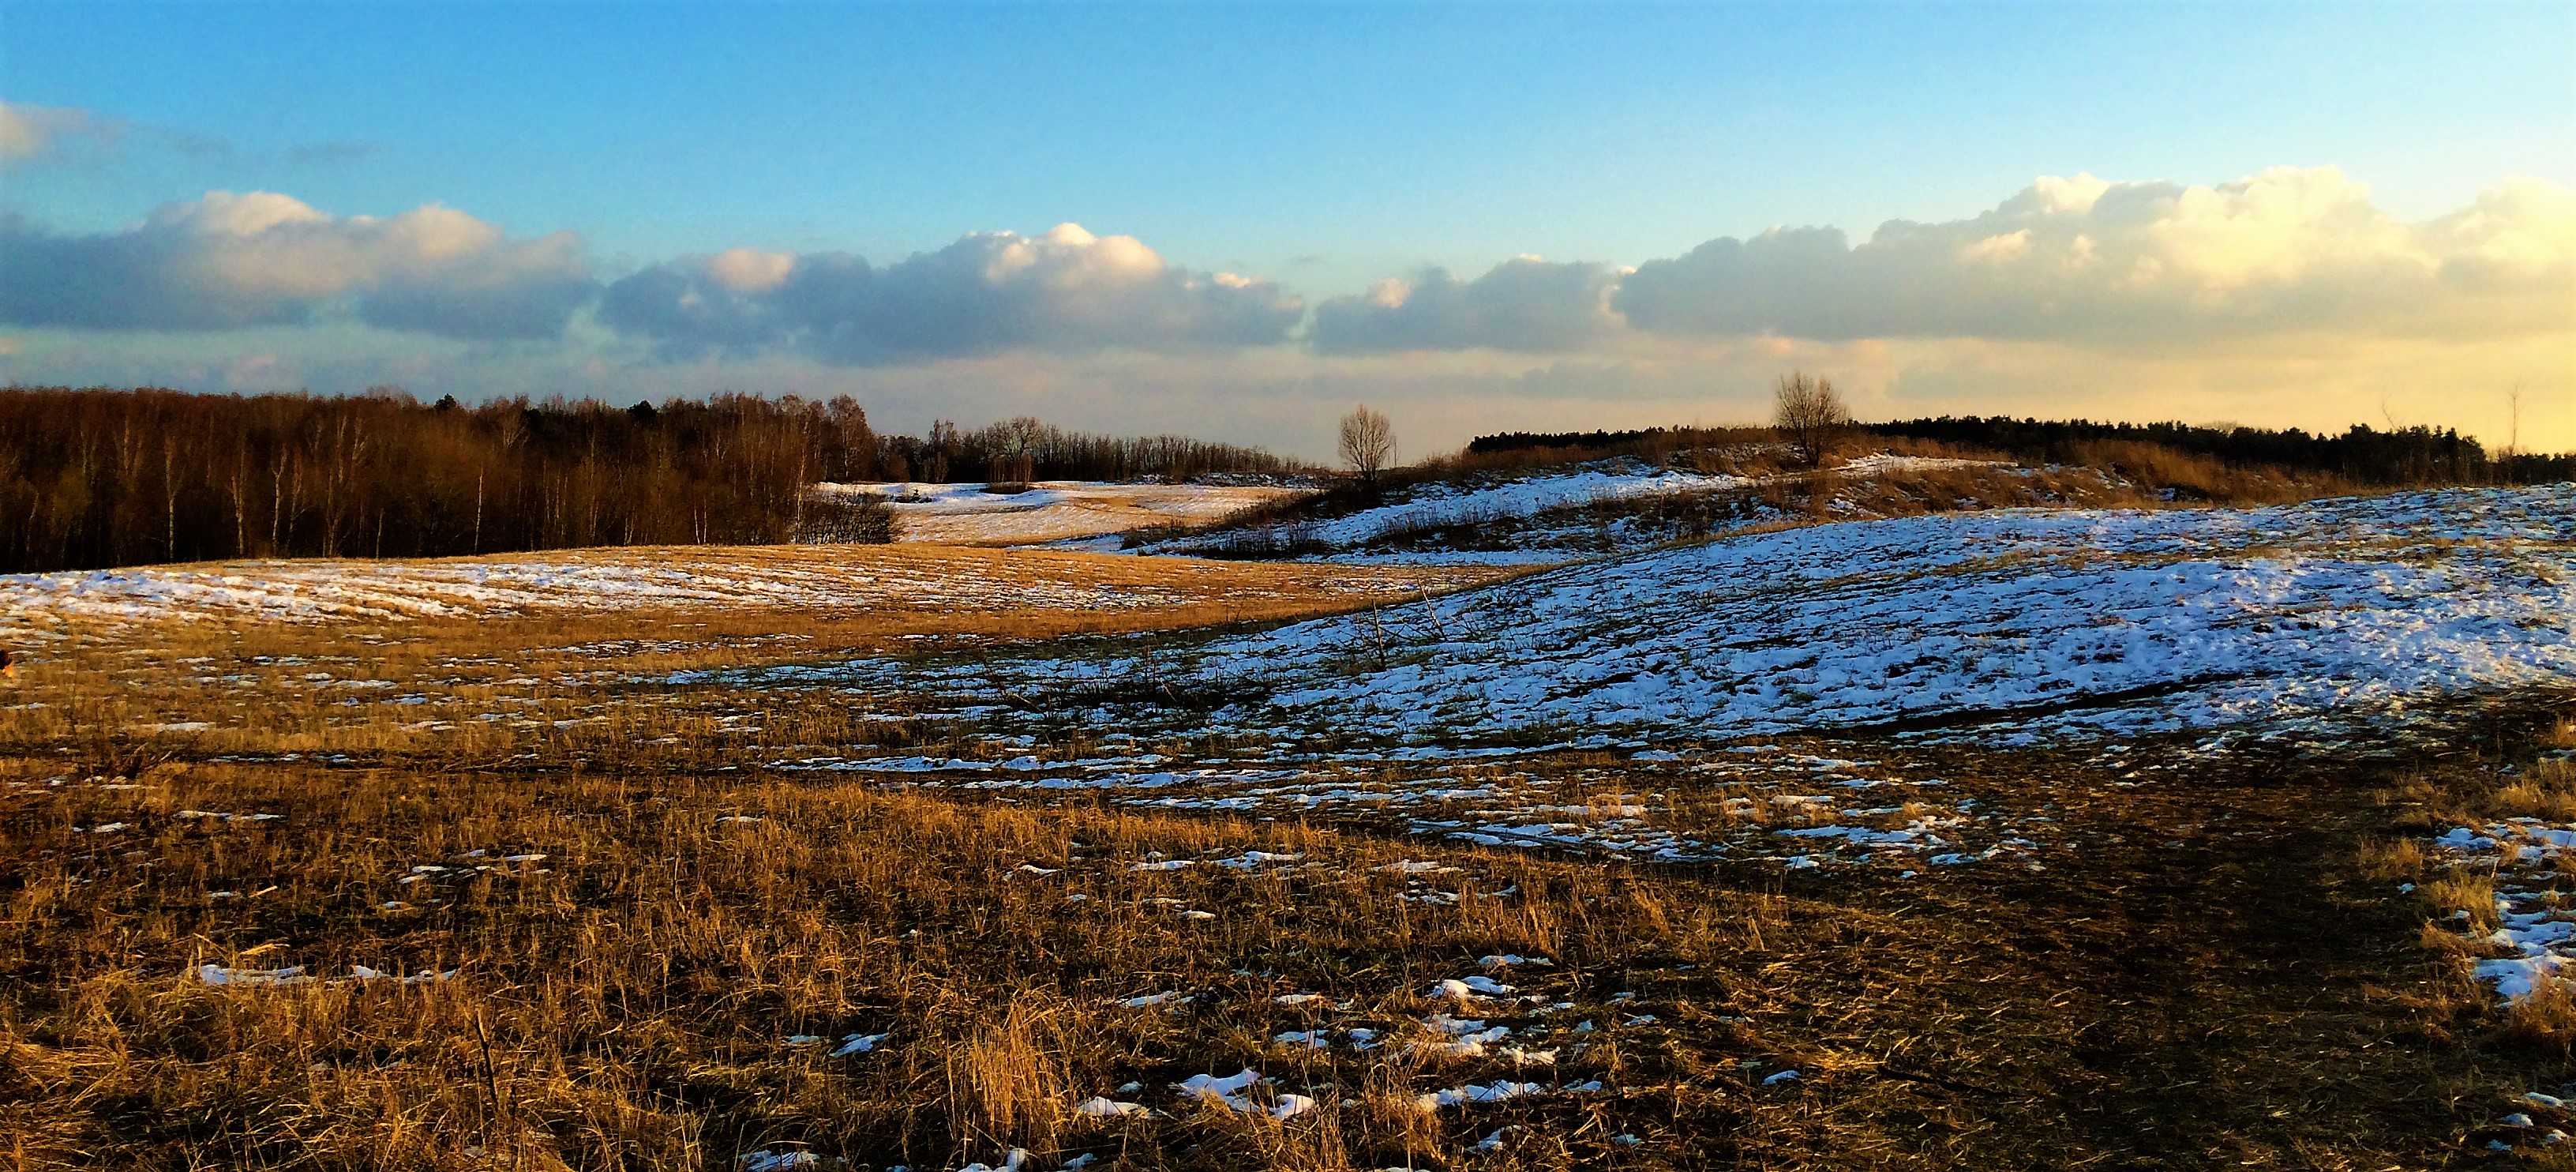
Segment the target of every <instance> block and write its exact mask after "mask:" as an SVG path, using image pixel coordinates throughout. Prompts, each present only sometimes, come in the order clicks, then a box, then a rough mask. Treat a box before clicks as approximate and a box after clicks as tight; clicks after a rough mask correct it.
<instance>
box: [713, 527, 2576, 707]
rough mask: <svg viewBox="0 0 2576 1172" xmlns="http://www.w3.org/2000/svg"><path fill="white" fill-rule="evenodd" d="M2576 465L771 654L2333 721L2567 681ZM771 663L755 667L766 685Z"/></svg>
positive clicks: (1101, 687) (1505, 698)
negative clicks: (1143, 648)
mask: <svg viewBox="0 0 2576 1172" xmlns="http://www.w3.org/2000/svg"><path fill="white" fill-rule="evenodd" d="M2571 615H2576V485H2559V486H2552V487H2545V488H2532V489H2522V490H2501V489H2499V490H2462V491H2448V492H2437V493H2416V494H2407V495H2398V496H2384V497H2356V498H2343V499H2336V500H2326V501H2315V502H2309V503H2306V504H2301V505H2294V506H2284V507H2279V508H2268V509H2255V510H2243V511H2236V510H2203V509H2177V510H2168V511H2144V512H2141V511H2007V512H1994V513H1978V514H1941V515H1932V516H1923V517H1913V518H1905V519H1898V520H1887V521H1874V522H1863V523H1849V524H1836V525H1819V526H1812V527H1808V528H1802V529H1796V530H1789V531H1784V532H1775V533H1765V534H1758V535H1752V536H1745V537H1739V538H1732V539H1726V540H1720V541H1716V542H1712V543H1709V544H1706V545H1702V546H1696V547H1691V548H1682V549H1673V550H1666V551H1662V552H1656V553H1650V554H1645V555H1641V556H1633V557H1629V558H1625V559H1622V560H1617V561H1611V562H1604V563H1596V564H1590V565H1579V566H1570V567H1566V568H1563V569H1560V570H1556V571H1553V572H1549V573H1545V574H1541V575H1537V576H1533V577H1527V578H1522V579H1518V580H1516V581H1512V582H1507V583H1503V584H1499V585H1495V586H1489V587H1484V588H1480V589H1477V590H1473V591H1469V592H1465V593H1462V594H1458V595H1454V596H1451V597H1449V598H1445V599H1441V600H1439V601H1437V602H1426V603H1421V604H1414V605H1405V606H1401V607H1397V608H1393V609H1391V610H1388V611H1382V612H1378V613H1374V614H1370V615H1363V616H1357V617H1352V618H1335V619H1322V620H1314V621H1308V622H1302V623H1296V624H1292V625H1289V626H1286V627H1282V628H1279V629H1276V630H1272V631H1268V632H1262V633H1258V634H1251V635H1238V636H1229V637H1223V638H1218V639H1214V640H1211V641H1208V642H1206V643H1203V644H1200V645H1198V646H1197V647H1195V648H1191V649H1185V650H1181V651H1177V652H1162V653H1158V654H1157V655H1156V656H1155V657H1154V658H1153V659H1151V660H1150V661H1149V660H1145V659H1139V658H1136V657H1133V656H1125V655H1107V656H1101V655H1080V654H1077V655H1071V656H1056V657H1045V656H1036V657H1027V658H1019V659H997V660H993V661H991V662H979V663H974V664H966V663H948V664H939V663H915V662H902V661H892V660H872V661H871V660H862V661H857V662H853V663H850V664H847V665H844V666H841V667H837V668H830V669H822V670H821V671H819V672H818V671H817V670H816V669H800V670H796V671H793V672H789V673H782V674H779V675H777V676H776V677H775V678H777V679H778V680H779V682H787V681H788V680H789V679H800V678H801V679H807V680H811V679H814V678H815V677H816V676H818V675H819V676H824V677H827V678H831V679H834V680H837V681H846V682H881V683H885V684H899V685H900V686H901V687H902V688H904V689H905V690H907V691H911V692H914V693H916V694H919V693H922V692H924V691H927V692H931V693H936V694H941V695H943V696H945V697H948V698H951V699H959V700H972V701H974V702H989V701H991V700H992V699H995V698H998V697H1003V696H1034V697H1045V698H1046V705H1045V707H1044V708H1043V709H1038V708H1036V707H1034V706H1032V707H1030V708H1029V709H1028V710H1027V714H1028V715H1029V716H1032V717H1036V718H1039V719H1065V718H1070V719H1076V720H1086V721H1091V722H1095V723H1101V722H1119V721H1129V722H1133V721H1136V720H1139V719H1149V716H1148V715H1147V714H1139V713H1135V712H1126V711H1113V710H1112V709H1113V708H1117V707H1120V705H1119V704H1115V703H1100V704H1094V703H1093V702H1091V701H1089V700H1086V699H1085V697H1086V695H1089V696H1095V697H1101V698H1103V699H1104V700H1105V699H1106V698H1108V697H1111V696H1121V695H1132V694H1133V692H1134V691H1135V689H1134V687H1133V685H1134V684H1135V683H1136V682H1137V681H1140V680H1146V679H1149V678H1150V679H1152V680H1154V681H1156V686H1158V687H1162V688H1166V689H1169V688H1173V687H1177V688H1180V689H1182V690H1185V691H1188V692H1191V693H1194V694H1198V695H1201V696H1209V697H1218V698H1222V699H1223V700H1224V701H1225V702H1224V703H1222V704H1218V705H1216V707H1215V711H1214V712H1213V713H1211V714H1210V715H1209V716H1208V717H1207V718H1206V719H1207V722H1208V724H1209V725H1211V726H1212V727H1214V728H1216V729H1219V730H1224V731H1229V732H1239V733H1246V734H1265V735H1271V736H1295V735H1309V734H1312V733H1315V732H1327V731H1329V732H1333V733H1339V734H1344V735H1350V736H1356V737H1360V738H1363V739H1366V738H1371V737H1378V738H1384V737H1389V736H1393V737H1403V736H1407V735H1415V736H1422V737H1436V738H1439V739H1442V740H1446V741H1450V742H1452V743H1455V742H1457V741H1459V740H1461V739H1465V740H1474V739H1479V738H1484V739H1510V738H1521V737H1526V736H1527V735H1529V733H1530V732H1532V731H1533V730H1544V729H1547V728H1550V727H1564V726H1581V727H1583V728H1585V729H1590V730H1630V731H1634V732H1640V733H1649V734H1655V735H1665V736H1672V735H1679V736H1704V737H1719V738H1722V737H1729V736H1741V735H1748V734H1764V733H1768V732H1773V731H1781V730H1792V729H1827V728H1838V727H1840V728H1849V727H1858V726H1871V725H1888V724H1894V723H1904V724H1914V725H1923V726H1931V725H1942V726H1952V727H1978V728H1982V729H1984V730H1986V731H1985V732H1984V733H1983V734H1981V735H1994V734H1995V733H1996V732H1997V731H1998V730H1999V729H2000V730H2005V735H2008V736H2013V737H2018V738H2021V739H2026V740H2030V741H2034V742H2035V741H2038V740H2041V739H2045V738H2049V737H2056V736H2063V735H2068V734H2074V735H2088V734H2089V735H2103V734H2109V735H2121V734H2129V733H2140V732H2148V731H2160V730H2174V729H2189V728H2222V727H2228V726H2240V725H2251V724H2257V723H2260V724H2262V725H2264V726H2266V727H2267V729H2269V730H2275V731H2277V730H2282V729H2291V730H2305V731H2307V732H2312V733H2330V732H2331V730H2333V729H2336V728H2343V727H2349V726H2350V724H2351V723H2352V722H2355V721H2362V720H2373V719H2378V718H2382V717H2391V716H2397V715H2400V714H2402V713H2403V712H2404V711H2405V710H2406V709H2407V707H2408V706H2409V705H2410V704H2415V703H2420V702H2428V701H2441V700H2444V699H2448V698H2454V697H2460V696H2465V695H2471V694H2475V693H2479V692H2484V691H2490V690H2494V689H2500V688H2506V687H2512V686H2517V685H2525V684H2535V683H2564V682H2567V681H2569V680H2576V629H2571V627H2576V620H2571V618H2570V616H2571ZM761 675H762V673H757V672H755V673H750V674H749V675H747V676H745V677H743V678H742V682H745V683H752V684H757V683H759V682H760V678H761Z"/></svg>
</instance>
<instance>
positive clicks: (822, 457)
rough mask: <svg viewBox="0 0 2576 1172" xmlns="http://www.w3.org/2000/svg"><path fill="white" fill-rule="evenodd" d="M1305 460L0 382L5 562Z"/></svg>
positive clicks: (785, 425) (781, 530) (796, 532)
mask: <svg viewBox="0 0 2576 1172" xmlns="http://www.w3.org/2000/svg"><path fill="white" fill-rule="evenodd" d="M1296 470H1298V467H1297V466H1295V465H1293V464H1291V463H1290V462H1288V461H1284V460H1281V459H1280V458H1278V457H1275V456H1272V455H1269V454H1268V453H1265V452H1261V451H1258V450H1255V449H1248V448H1238V447H1231V446H1228V445H1223V444H1208V443H1201V442H1199V441H1195V440H1189V439H1182V438H1178V437H1148V438H1141V439H1116V438H1110V437H1103V436H1086V435H1078V434H1074V433H1070V432H1066V431H1063V430H1061V429H1058V428H1053V427H1049V426H1046V425H1044V424H1041V423H1038V422H1037V421H1035V420H1029V419H1020V420H1011V421H1006V422H1004V423H1000V424H995V425H993V426H991V427H987V428H983V429H980V430H977V431H972V432H967V431H961V430H959V429H958V428H957V427H955V426H954V425H952V424H946V423H942V424H939V425H936V426H934V427H933V428H932V429H931V434H930V435H928V436H926V437H914V436H901V435H892V436H889V435H879V434H877V433H876V432H875V431H874V430H873V429H872V428H870V427H869V426H868V419H867V413H866V412H865V411H864V410H862V409H861V408H860V407H859V405H858V403H856V402H855V401H853V400H851V399H849V398H846V397H843V398H836V399H832V400H830V401H828V402H816V401H809V400H804V399H799V398H796V397H793V396H789V397H786V398H781V399H775V400H772V399H763V398H759V397H756V396H751V395H722V396H717V397H715V398H713V399H709V400H705V401H695V400H685V399H673V400H669V401H667V402H665V403H663V404H662V405H660V406H659V407H656V406H653V405H650V404H645V403H638V404H636V405H634V406H632V407H623V408H621V407H613V406H610V405H608V404H605V403H602V402H599V401H597V400H590V399H584V400H578V401H569V402H568V401H564V400H561V399H556V400H549V401H547V402H543V403H531V402H529V401H528V400H526V399H514V400H504V401H496V402H491V403H485V404H483V405H480V406H475V407H466V406H461V405H459V404H458V403H457V402H456V401H455V400H454V399H453V398H447V399H441V400H439V401H438V402H436V403H431V404H424V403H421V402H419V401H418V400H416V399H414V398H413V397H412V396H410V395H408V394H405V393H403V392H401V391H397V390H391V389H380V390H376V391H371V392H369V393H367V394H365V395H359V396H352V397H317V396H311V395H259V396H255V397H239V396H232V395H201V394H190V393H187V392H182V391H172V390H160V389H142V390H121V389H104V388H93V389H80V390H76V389H69V388H33V389H26V388H10V389H0V571H5V572H12V573H25V572H32V571H44V570H65V569H94V568H100V567H106V566H122V565H136V564H142V563H148V562H185V561H203V560H212V559H217V558H235V557H317V556H318V557H340V556H361V557H430V556H446V555H454V554H476V553H506V552H515V551H524V550H533V549H556V548H566V547H576V546H594V545H658V544H709V543H715V544H737V543H738V544H762V543H773V542H784V541H790V540H795V539H797V538H798V537H800V536H805V537H815V536H821V537H825V538H828V539H840V540H847V539H859V540H867V539H875V540H883V539H884V535H885V532H886V527H885V524H884V519H883V514H882V511H881V510H880V511H879V512H878V513H877V515H876V516H875V517H874V518H871V517H869V516H868V515H866V514H867V506H864V505H861V506H851V505H847V504H837V503H835V502H833V501H832V500H830V499H826V498H818V497H816V496H815V495H814V494H812V493H810V492H808V491H807V489H808V487H809V486H810V485H812V484H814V483H815V482H817V481H826V480H837V481H853V480H879V479H884V480H903V479H925V480H950V479H955V480H1011V479H1016V480H1027V479H1136V478H1141V477H1146V476H1166V477H1185V476H1195V475H1202V474H1208V473H1255V474H1277V473H1282V472H1291V471H1296Z"/></svg>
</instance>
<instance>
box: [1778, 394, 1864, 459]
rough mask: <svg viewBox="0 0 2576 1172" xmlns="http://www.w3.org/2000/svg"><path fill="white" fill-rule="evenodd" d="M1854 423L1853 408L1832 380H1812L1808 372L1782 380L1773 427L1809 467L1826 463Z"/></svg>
mask: <svg viewBox="0 0 2576 1172" xmlns="http://www.w3.org/2000/svg"><path fill="white" fill-rule="evenodd" d="M1851 421H1852V417H1851V408H1849V407H1847V406H1844V405H1843V397H1842V395H1841V393H1840V392H1837V391H1835V390H1834V383H1833V380H1832V379H1827V378H1811V377H1809V376H1808V375H1807V373H1806V372H1805V371H1792V372H1791V373H1788V374H1784V375H1781V376H1780V385H1779V388H1778V392H1777V397H1776V400H1775V406H1774V408H1773V410H1772V415H1771V426H1773V427H1775V428H1778V429H1779V431H1780V434H1781V435H1782V436H1783V437H1785V438H1786V439H1787V440H1788V441H1789V446H1790V447H1791V448H1792V449H1794V450H1795V451H1796V452H1797V453H1798V459H1800V460H1801V461H1804V462H1805V463H1806V465H1807V466H1808V467H1810V468H1813V467H1816V466H1817V465H1819V464H1822V463H1824V461H1825V453H1826V452H1827V451H1828V450H1830V449H1831V448H1832V447H1833V444H1834V441H1835V440H1836V439H1838V438H1840V437H1841V435H1842V432H1843V429H1844V428H1847V427H1850V426H1851Z"/></svg>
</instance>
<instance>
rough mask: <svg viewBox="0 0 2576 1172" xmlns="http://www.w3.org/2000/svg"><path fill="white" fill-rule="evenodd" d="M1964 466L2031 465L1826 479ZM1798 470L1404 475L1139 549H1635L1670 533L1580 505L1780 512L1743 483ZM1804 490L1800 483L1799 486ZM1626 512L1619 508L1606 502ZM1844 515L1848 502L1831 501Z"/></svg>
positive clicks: (1855, 480) (1409, 555) (1612, 468)
mask: <svg viewBox="0 0 2576 1172" xmlns="http://www.w3.org/2000/svg"><path fill="white" fill-rule="evenodd" d="M1965 469H1972V470H1977V471H1981V472H1986V473H1989V474H1991V475H1995V476H2000V477H2012V476H2016V475H2026V474H2028V473H2029V472H2030V471H2031V470H2029V469H2020V468H2016V467H2015V466H2014V465H2011V464H2006V463H2000V462H1994V461H1984V460H1956V459H1939V458H1927V457H1919V456H1899V455H1890V454H1884V453H1882V454H1877V455H1870V456H1864V457H1862V458H1860V459H1857V460H1853V461H1850V462H1848V463H1846V464H1842V465H1839V466H1837V467H1836V468H1835V469H1834V470H1833V476H1834V477H1835V483H1837V484H1840V485H1845V486H1850V485H1859V484H1866V483H1869V482H1872V481H1876V480H1878V479H1881V478H1885V477H1891V476H1901V475H1904V474H1908V473H1923V472H1929V471H1935V470H1965ZM1807 479H1808V474H1807V473H1804V472H1787V473H1778V474H1773V475H1766V476H1735V475H1722V474H1708V473H1700V472H1692V471H1686V470H1682V469H1675V468H1658V467H1655V466H1653V465H1651V464H1648V463H1645V462H1644V461H1641V460H1637V459H1634V458H1630V457H1615V458H1611V459H1606V460H1599V461H1594V462H1592V463H1588V464H1580V465H1572V466H1566V467H1558V468H1550V469H1545V470H1535V471H1526V472H1520V473H1508V474H1504V473H1495V474H1484V475H1479V476H1473V477H1469V478H1466V479H1463V480H1459V481H1432V482H1429V483H1424V484H1418V485H1408V486H1405V487H1402V488H1399V489H1396V490H1393V491H1392V492H1390V493H1389V494H1388V497H1387V499H1386V500H1385V501H1384V503H1381V504H1376V505H1372V506H1370V507H1367V508H1363V509H1358V510H1355V511H1352V512H1349V513H1345V514H1342V515H1339V516H1333V517H1326V518H1320V519H1315V520H1307V521H1297V522H1291V523H1287V524H1271V523H1264V524H1262V525H1261V526H1259V527H1256V528H1250V529H1217V530H1211V531H1208V532H1205V533H1196V534H1191V535H1188V536H1185V537H1178V538H1172V539H1169V540H1165V541H1162V542H1157V543H1153V544H1149V545H1146V546H1144V547H1142V548H1141V549H1139V550H1138V551H1137V552H1140V553H1148V554H1177V555H1192V554H1207V553H1219V554H1225V553H1231V554H1237V555H1239V554H1241V553H1243V552H1245V550H1246V548H1247V547H1254V548H1266V549H1269V550H1275V551H1279V552H1283V553H1295V554H1298V555H1302V556H1306V557H1310V558H1323V559H1327V560H1335V561H1410V562H1442V561H1499V562H1521V563H1539V562H1562V561H1572V560H1576V559H1578V558H1585V557H1592V556H1598V555H1599V554H1601V553H1602V552H1605V551H1606V550H1628V551H1636V550H1642V549H1647V548H1651V547H1654V546H1658V545H1663V544H1666V543H1668V542H1670V541H1671V540H1672V539H1673V538H1674V537H1675V536H1676V534H1674V533H1673V532H1670V531H1668V530H1667V529H1665V528H1663V527H1659V526H1656V525H1652V524H1640V523H1639V519H1638V518H1635V517H1620V518H1616V519H1587V518H1585V517H1583V516H1581V515H1580V511H1581V510H1585V509H1587V508H1592V507H1596V506H1620V505H1635V504H1641V503H1643V502H1647V501H1651V500H1653V499H1655V498H1673V497H1684V496H1691V495H1706V494H1714V493H1738V494H1744V495H1745V496H1746V498H1747V499H1745V500H1743V501H1741V502H1739V504H1740V505H1741V507H1742V513H1741V515H1739V516H1736V517H1735V518H1733V521H1732V522H1731V524H1737V525H1743V524H1758V523H1763V522H1767V521H1775V520H1778V519H1780V517H1781V514H1780V513H1779V512H1778V510H1777V509H1775V508H1773V507H1771V506H1769V505H1767V504H1765V503H1764V502H1762V501H1760V500H1758V499H1753V498H1752V494H1751V492H1750V491H1748V490H1759V489H1762V488H1764V487H1765V486H1766V485H1769V484H1771V483H1773V482H1775V481H1776V482H1785V483H1803V482H1804V481H1806V480H1807ZM1802 491H1803V489H1802ZM1614 511H1625V510H1614ZM1838 511H1840V512H1842V513H1845V514H1848V515H1866V514H1859V513H1855V512H1854V511H1853V510H1851V509H1849V508H1847V507H1846V508H1843V509H1840V510H1838Z"/></svg>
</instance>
